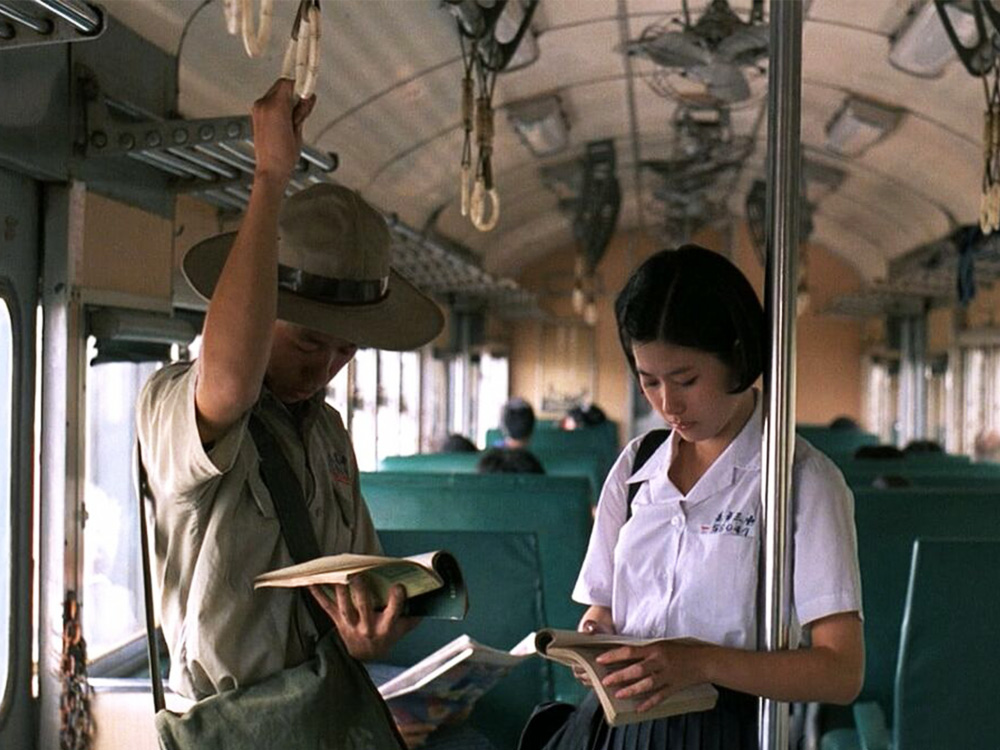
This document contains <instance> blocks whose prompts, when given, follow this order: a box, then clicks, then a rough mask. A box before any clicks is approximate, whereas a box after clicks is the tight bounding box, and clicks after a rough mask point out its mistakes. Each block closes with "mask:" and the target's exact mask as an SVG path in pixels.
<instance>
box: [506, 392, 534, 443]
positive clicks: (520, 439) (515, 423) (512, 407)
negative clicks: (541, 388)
mask: <svg viewBox="0 0 1000 750" xmlns="http://www.w3.org/2000/svg"><path fill="white" fill-rule="evenodd" d="M500 430H501V431H502V432H503V441H502V442H501V443H499V444H498V447H504V448H526V447H527V445H528V443H529V442H531V434H532V433H533V432H534V431H535V410H534V409H532V408H531V404H529V403H528V402H527V401H525V400H524V399H523V398H512V399H511V400H510V401H508V402H507V403H506V404H504V405H503V411H501V412H500Z"/></svg>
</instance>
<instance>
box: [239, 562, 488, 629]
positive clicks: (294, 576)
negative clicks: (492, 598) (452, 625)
mask: <svg viewBox="0 0 1000 750" xmlns="http://www.w3.org/2000/svg"><path fill="white" fill-rule="evenodd" d="M357 576H361V577H363V578H364V580H365V583H366V584H367V585H368V589H369V591H371V595H372V599H373V600H374V602H375V606H376V608H383V607H385V604H386V602H387V601H388V598H389V589H391V588H392V587H393V586H395V585H396V584H401V585H402V586H403V588H405V589H406V604H405V606H404V608H403V614H405V615H411V616H414V617H434V618H438V619H443V620H461V619H463V618H464V617H465V614H466V612H468V609H469V596H468V592H467V591H466V589H465V582H464V581H463V580H462V571H461V569H460V568H459V567H458V561H457V560H455V558H454V557H453V556H452V555H450V554H448V553H447V552H444V551H441V550H438V551H436V552H425V553H424V554H421V555H411V556H410V557H379V556H377V555H352V554H345V555H330V556H328V557H318V558H316V559H315V560H310V561H309V562H305V563H300V564H298V565H290V566H288V567H287V568H280V569H278V570H272V571H270V572H268V573H263V574H261V575H259V576H257V577H256V578H255V579H254V583H253V585H254V588H261V587H264V586H279V587H284V588H294V587H297V586H310V585H314V584H316V585H324V584H336V583H341V584H347V583H350V582H351V579H353V578H355V577H357ZM329 593H330V594H332V591H331V592H329Z"/></svg>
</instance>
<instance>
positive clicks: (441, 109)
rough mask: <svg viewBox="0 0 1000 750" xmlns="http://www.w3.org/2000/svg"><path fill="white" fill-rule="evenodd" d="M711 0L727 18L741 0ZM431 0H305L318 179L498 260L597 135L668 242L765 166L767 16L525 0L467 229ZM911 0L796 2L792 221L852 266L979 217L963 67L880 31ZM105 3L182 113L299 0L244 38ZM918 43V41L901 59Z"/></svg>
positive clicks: (450, 72)
mask: <svg viewBox="0 0 1000 750" xmlns="http://www.w3.org/2000/svg"><path fill="white" fill-rule="evenodd" d="M511 1H512V2H523V0H511ZM258 3H259V0H255V1H254V3H253V5H254V6H255V7H256V6H257V5H258ZM730 4H731V6H732V10H733V11H735V13H736V15H737V16H738V18H739V22H740V24H744V25H745V24H746V22H747V21H748V20H749V19H750V18H751V13H752V11H753V9H754V4H753V3H751V2H739V0H734V1H733V2H732V3H730ZM444 5H445V3H442V1H441V0H322V16H323V21H322V28H323V35H322V39H321V67H320V71H319V75H318V82H317V89H316V93H317V96H318V104H317V107H316V111H315V112H314V113H313V115H312V117H311V119H310V120H309V122H308V123H307V125H306V139H307V141H308V142H309V143H310V144H311V145H312V146H313V147H315V148H316V149H318V150H319V151H333V152H336V153H337V154H338V155H339V157H340V166H339V169H338V171H337V173H336V175H335V176H336V178H337V179H339V180H341V181H343V182H344V183H346V184H348V185H351V186H353V187H355V188H357V189H359V190H360V191H361V192H362V193H363V194H364V195H366V196H367V197H368V198H369V199H370V200H371V201H372V202H373V203H375V204H376V205H377V206H379V207H380V208H382V209H383V210H384V211H386V212H389V213H395V214H398V216H399V217H400V219H401V220H402V221H403V222H405V223H406V224H408V225H409V226H411V227H417V228H427V227H433V228H434V229H435V230H436V231H437V232H439V233H440V234H441V235H443V236H445V237H447V238H450V240H452V241H454V242H456V243H458V244H460V245H463V246H465V247H467V248H469V249H471V250H472V251H473V252H474V253H476V254H478V255H479V256H480V257H481V258H482V263H483V265H484V267H485V269H486V270H487V271H488V272H490V273H494V274H499V275H516V273H517V272H518V270H519V269H520V268H522V267H523V265H524V264H526V263H529V262H532V261H533V260H536V259H538V258H539V257H541V256H544V255H545V254H546V253H548V252H550V251H552V250H554V249H557V248H564V247H568V246H571V245H572V244H573V243H574V234H573V209H572V206H573V203H572V201H573V198H574V196H575V195H578V194H579V191H580V184H579V183H580V178H579V170H578V166H577V165H578V164H579V163H580V162H582V161H583V159H584V158H585V154H586V152H587V145H588V144H590V143H594V142H597V141H602V140H607V139H611V140H612V142H613V145H614V150H615V163H616V170H617V175H618V178H619V184H620V188H621V203H620V210H619V216H618V222H619V228H638V229H641V230H642V231H644V232H645V233H646V234H648V235H649V236H650V237H651V238H653V239H654V240H655V241H656V242H658V243H662V244H666V243H669V242H676V241H679V240H681V239H683V235H684V234H685V233H687V232H689V231H690V230H691V229H694V228H696V227H697V226H699V225H701V224H704V223H714V224H724V223H725V220H726V218H727V217H730V216H733V217H741V216H743V215H744V214H745V212H746V206H747V195H748V193H749V192H750V190H751V188H752V186H753V183H754V182H755V181H757V180H759V179H760V178H761V177H762V175H763V169H764V166H763V162H764V152H765V143H766V126H767V124H766V114H765V113H766V106H767V102H766V65H767V61H766V55H765V54H762V52H761V50H760V49H759V45H760V43H761V42H763V43H764V45H765V47H766V33H764V34H762V33H761V28H759V27H758V28H753V27H744V26H739V27H738V28H737V30H738V31H740V32H741V36H739V37H738V38H737V39H736V40H735V41H734V40H731V39H722V40H721V42H720V40H719V39H715V40H714V41H713V43H712V45H710V49H711V53H710V54H708V53H705V52H704V50H705V45H701V47H697V45H694V46H693V45H692V44H691V43H690V42H691V41H692V40H695V38H696V37H697V35H698V34H702V35H704V34H707V33H711V32H713V29H707V30H706V28H705V24H703V27H702V28H701V29H700V30H699V29H698V28H697V25H698V22H699V19H703V18H705V17H706V13H709V12H710V11H711V12H719V11H720V6H721V5H725V4H724V3H719V0H715V2H708V3H705V2H691V3H689V8H688V10H689V15H688V17H687V18H685V16H684V13H683V10H684V9H683V5H682V3H681V1H680V0H667V1H664V0H617V2H616V1H615V0H541V2H540V3H539V4H538V7H537V9H536V10H535V13H534V16H533V18H532V20H531V30H532V36H533V38H534V42H535V43H536V44H537V58H536V59H535V60H534V61H533V62H530V63H529V64H527V65H525V66H524V67H521V68H519V69H517V70H512V71H510V72H502V73H500V74H499V75H498V76H497V79H496V84H495V94H494V100H493V105H494V108H495V111H496V117H495V129H496V135H495V142H494V144H493V164H492V166H493V171H494V174H495V183H496V188H497V191H498V194H499V197H500V201H501V215H500V219H499V222H498V224H497V226H496V228H495V229H493V230H492V231H490V232H480V231H478V230H477V229H476V228H475V227H473V226H472V224H471V223H470V222H469V220H468V218H466V217H463V216H462V215H461V211H460V203H461V201H460V180H459V170H460V160H461V156H462V147H463V127H462V113H461V81H462V76H463V63H462V54H461V51H460V47H459V40H458V34H457V30H456V18H455V16H454V15H453V14H452V13H450V12H449V11H448V9H447V8H446V7H443V6H444ZM762 5H763V11H764V13H763V16H764V18H763V20H764V23H766V20H767V16H768V12H767V11H768V8H767V5H768V4H767V3H762ZM923 5H924V3H923V2H911V1H910V0H813V1H812V2H811V3H809V2H807V3H806V6H807V15H806V21H805V25H804V39H803V50H804V55H803V57H804V59H803V71H802V81H803V87H802V139H803V144H804V148H803V153H804V157H805V159H806V162H807V163H806V172H807V175H806V176H807V181H806V185H805V193H806V195H807V198H808V200H809V202H810V204H811V206H812V210H811V213H810V216H811V222H812V233H811V237H812V240H813V241H814V242H816V243H819V244H822V245H824V246H826V247H828V248H829V249H830V250H832V251H833V252H835V253H837V254H838V255H840V256H841V257H843V258H845V259H846V260H848V261H849V262H850V263H851V264H853V265H854V266H855V267H856V268H857V269H858V270H859V272H860V273H861V274H862V275H863V277H864V278H866V279H867V280H868V281H871V282H875V281H878V280H881V279H884V278H885V277H886V274H887V273H888V271H889V268H890V264H891V262H892V261H893V260H897V259H899V258H900V257H902V256H904V255H906V254H907V253H909V252H910V251H913V250H914V249H915V248H919V247H921V246H924V245H927V244H928V243H932V242H935V241H938V240H940V239H941V238H942V237H944V236H946V235H948V234H949V233H951V232H953V231H954V230H955V228H956V227H957V226H958V225H960V224H965V223H976V222H977V221H978V217H979V208H980V203H979V193H980V188H981V180H982V169H983V167H982V146H981V138H982V111H983V109H984V97H983V85H982V83H981V81H979V80H977V79H975V78H973V77H971V76H970V75H969V74H968V73H967V72H966V71H965V69H964V68H963V67H962V65H961V63H960V62H958V60H957V58H954V57H953V56H952V57H951V58H950V61H949V62H946V63H944V65H943V69H942V71H941V72H940V73H939V74H936V75H934V76H932V77H923V76H918V75H914V74H912V73H909V72H906V71H905V70H903V69H902V68H901V67H898V61H897V64H894V63H893V62H891V61H890V53H892V54H893V55H894V56H897V57H898V56H899V55H900V54H901V48H900V47H899V45H898V43H894V40H895V39H896V38H897V37H898V36H899V34H900V31H901V29H904V28H906V27H907V26H908V25H910V26H912V25H915V24H918V23H920V22H921V18H920V11H921V9H922V7H923ZM102 6H103V7H104V8H105V9H106V10H107V11H108V12H109V13H110V14H111V15H113V16H115V17H116V18H117V19H118V20H120V21H122V22H123V23H125V24H126V25H128V26H129V27H131V28H132V29H133V30H135V31H137V32H138V33H139V34H141V35H143V36H145V37H147V38H148V39H149V40H151V41H152V42H153V43H155V44H156V45H157V46H159V47H161V48H162V49H164V50H165V51H167V52H169V53H171V54H177V55H178V58H179V77H178V88H179V109H180V112H181V113H182V114H183V115H184V116H185V117H188V118H208V117H218V116H225V115H232V114H242V113H245V112H246V111H247V110H248V107H249V105H250V103H251V102H252V101H253V99H254V98H255V97H256V96H257V95H259V94H260V93H261V92H263V91H264V90H266V88H267V87H268V86H269V84H270V83H271V81H273V79H274V78H275V76H276V75H277V73H278V71H279V70H280V69H281V63H282V59H281V58H282V55H283V53H284V46H285V40H286V39H287V35H288V31H289V29H290V28H291V25H292V21H293V18H294V16H295V13H296V10H297V8H298V0H274V10H273V22H272V25H273V33H272V39H271V42H270V45H269V49H268V52H267V53H266V54H265V55H264V56H263V57H261V58H258V59H250V58H248V57H247V55H246V53H245V52H244V49H243V44H242V43H241V41H240V39H239V38H238V37H233V36H229V35H228V34H227V33H226V22H225V17H224V13H223V2H222V0H213V1H212V2H208V3H204V2H202V0H144V2H136V1H135V0H102ZM723 10H724V9H723ZM709 15H711V13H709ZM723 20H725V19H723ZM730 20H731V19H730ZM706 24H707V22H706ZM723 25H724V24H723ZM714 31H718V29H717V28H716V29H714ZM724 32H725V33H726V34H729V35H732V32H733V29H729V30H728V31H727V30H725V29H724ZM755 44H756V45H757V46H756V47H755ZM699 50H700V51H699ZM764 52H765V53H766V49H765V50H764ZM925 57H926V55H923V56H922V55H921V53H920V52H919V49H918V52H917V54H916V56H915V58H914V59H916V60H918V62H920V61H921V60H923V58H925ZM946 57H947V56H946ZM663 63H666V64H667V65H668V67H664V65H663ZM904 64H909V63H905V62H904ZM669 66H673V67H669ZM682 71H684V73H683V74H682ZM553 96H555V97H557V98H556V99H552V98H551V97H553ZM525 102H528V106H527V108H526V107H525V106H524V103H525ZM532 107H534V109H532ZM546 107H548V108H550V109H551V108H552V107H555V108H556V112H557V113H558V112H559V110H561V113H562V114H561V115H558V116H557V119H558V117H561V118H563V119H564V120H565V122H566V123H568V126H569V130H568V142H567V144H566V145H565V147H563V148H562V149H561V150H559V151H558V152H555V153H552V154H549V155H543V156H538V155H536V154H535V153H534V152H533V150H532V149H531V148H530V147H529V146H530V144H529V143H528V141H527V140H526V139H525V138H523V137H521V136H519V134H518V133H517V132H516V130H515V127H514V122H515V120H514V118H517V117H520V118H521V120H522V121H523V120H524V119H525V118H527V119H529V120H530V119H531V117H533V116H536V117H541V115H539V114H538V112H539V111H543V110H544V109H545V108H546ZM845 109H850V110H852V111H853V112H855V113H858V114H859V116H860V118H861V120H862V121H863V122H865V123H871V122H884V123H885V128H886V133H885V135H884V136H883V137H881V138H880V139H879V140H877V141H876V142H875V143H874V144H873V145H870V146H868V147H867V148H864V149H863V150H861V151H860V152H858V153H852V151H854V150H855V149H853V144H852V143H851V142H846V143H844V144H841V145H840V148H841V152H840V153H838V152H837V151H835V150H833V149H831V148H830V146H829V144H828V135H827V131H828V129H829V128H830V126H831V123H832V122H833V121H834V120H835V118H836V116H837V115H838V113H840V112H841V111H842V110H845ZM525 112H527V114H525ZM554 143H555V146H558V137H557V138H556V141H555V142H554Z"/></svg>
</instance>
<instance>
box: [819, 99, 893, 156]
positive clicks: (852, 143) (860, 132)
mask: <svg viewBox="0 0 1000 750" xmlns="http://www.w3.org/2000/svg"><path fill="white" fill-rule="evenodd" d="M901 116H902V112H901V111H900V110H898V109H894V108H892V107H888V106H886V105H884V104H880V103H878V102H873V101H871V100H869V99H861V98H859V97H856V96H849V97H847V99H845V100H844V103H843V104H842V105H841V107H840V109H838V110H837V112H836V113H835V114H834V115H833V117H832V118H831V120H830V122H828V123H827V125H826V147H827V148H828V149H830V150H831V151H834V152H836V153H838V154H840V155H842V156H859V155H860V154H862V153H864V151H865V150H866V149H868V148H869V147H870V146H872V145H873V144H874V143H876V142H877V141H879V140H881V139H882V138H884V137H885V136H886V135H888V134H889V133H890V132H891V131H892V130H893V129H894V128H895V127H896V126H897V125H898V124H899V119H900V117H901Z"/></svg>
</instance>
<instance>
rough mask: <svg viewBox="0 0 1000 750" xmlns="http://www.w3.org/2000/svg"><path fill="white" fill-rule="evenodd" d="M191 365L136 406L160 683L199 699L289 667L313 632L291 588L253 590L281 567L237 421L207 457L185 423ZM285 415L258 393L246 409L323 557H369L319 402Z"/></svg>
mask: <svg viewBox="0 0 1000 750" xmlns="http://www.w3.org/2000/svg"><path fill="white" fill-rule="evenodd" d="M198 371H199V367H198V364H197V362H195V363H193V364H192V363H180V364H174V365H170V366H168V367H164V368H163V369H161V370H159V371H158V372H156V373H155V374H154V375H153V376H152V377H151V378H150V379H149V381H148V382H147V383H146V385H145V386H144V387H143V390H142V393H141V394H140V396H139V403H138V406H137V409H136V414H137V417H136V418H137V423H138V424H137V426H138V436H139V441H140V444H141V446H142V458H143V463H144V464H145V466H146V470H147V473H148V475H149V484H150V488H151V489H152V492H153V496H154V497H155V498H156V509H155V514H154V517H155V533H154V547H155V551H156V563H157V568H156V572H157V577H158V584H159V586H158V587H159V591H160V603H161V619H162V622H163V631H164V635H165V636H166V639H167V644H168V646H169V648H170V659H171V665H170V686H171V688H172V689H173V690H174V691H175V692H177V693H180V694H182V695H185V696H187V697H189V698H193V699H200V698H203V697H205V696H208V695H211V694H213V693H217V692H221V691H223V690H228V689H230V688H234V687H239V686H241V685H247V684H252V683H254V682H257V681H259V680H261V679H263V678H265V677H268V676H270V675H272V674H274V673H276V672H278V671H280V670H281V669H283V668H285V667H288V666H293V665H295V664H299V663H301V662H302V661H304V660H305V659H306V658H307V657H308V656H309V655H310V654H311V651H312V647H313V645H314V643H315V638H316V631H315V628H314V626H313V623H312V621H311V620H310V617H309V614H308V610H307V609H306V608H305V605H304V604H303V602H302V597H301V595H300V594H299V593H298V591H297V590H295V589H280V588H265V589H259V590H256V591H255V590H254V588H253V580H254V577H255V576H257V575H259V574H260V573H263V572H265V571H268V570H272V569H274V568H279V567H282V566H285V565H291V564H292V562H293V561H292V559H291V556H290V555H289V553H288V549H287V547H286V545H285V543H284V540H283V538H282V536H281V526H280V524H279V522H278V518H277V516H276V515H275V510H274V505H273V503H272V501H271V496H270V494H269V493H268V490H267V487H266V486H265V485H264V482H263V480H262V479H261V474H260V471H259V469H258V455H257V449H256V446H255V445H254V442H253V438H251V436H250V433H249V429H248V426H247V423H248V420H249V413H248V414H246V415H244V416H243V418H242V419H240V421H239V422H237V423H236V424H235V425H234V426H233V427H232V428H231V429H230V430H229V431H228V432H227V433H226V434H225V435H224V436H223V437H221V438H220V439H219V440H217V441H216V442H215V443H214V444H213V445H211V446H210V447H209V448H208V450H207V451H206V449H205V447H204V446H203V445H202V443H201V440H200V438H199V435H198V426H197V422H196V419H195V385H196V382H197V377H198ZM303 407H304V416H302V417H301V418H300V419H296V418H295V417H293V415H292V414H291V412H289V410H288V409H287V408H286V407H285V406H284V405H283V404H281V403H280V402H279V401H278V400H277V399H276V398H274V396H272V395H271V394H270V393H269V392H268V391H267V390H266V389H265V390H264V392H263V393H262V395H261V398H260V399H259V400H258V402H257V404H256V405H255V406H254V408H253V411H254V412H255V413H256V414H257V415H258V416H259V417H260V419H261V420H262V421H263V422H264V424H265V426H266V427H267V428H268V429H269V430H270V432H271V433H272V434H273V435H274V436H275V438H276V439H277V441H278V443H279V445H280V446H281V447H282V449H283V450H284V451H285V455H286V456H287V457H288V460H289V462H290V463H291V465H292V468H293V470H294V472H295V474H296V478H297V479H298V481H299V483H300V484H301V486H302V488H303V494H304V496H305V499H306V506H307V509H308V511H309V515H310V518H311V519H312V522H313V528H314V529H315V531H316V538H317V539H318V540H319V546H320V549H321V550H322V552H323V554H328V555H330V554H337V553H341V552H355V553H361V554H379V553H380V551H381V550H380V546H379V543H378V538H377V536H376V535H375V529H374V527H373V525H372V521H371V517H370V516H369V513H368V509H367V507H366V506H365V503H364V499H363V498H362V497H361V488H360V483H359V476H358V468H357V462H356V461H355V458H354V451H353V449H352V447H351V441H350V437H349V436H348V434H347V431H346V430H345V429H344V424H343V422H342V421H341V419H340V415H339V414H338V413H337V411H336V410H335V409H333V408H331V407H330V406H329V405H327V404H326V403H324V402H323V399H322V394H318V395H317V396H316V397H314V398H313V399H312V400H311V401H310V402H309V403H308V404H304V405H303Z"/></svg>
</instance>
